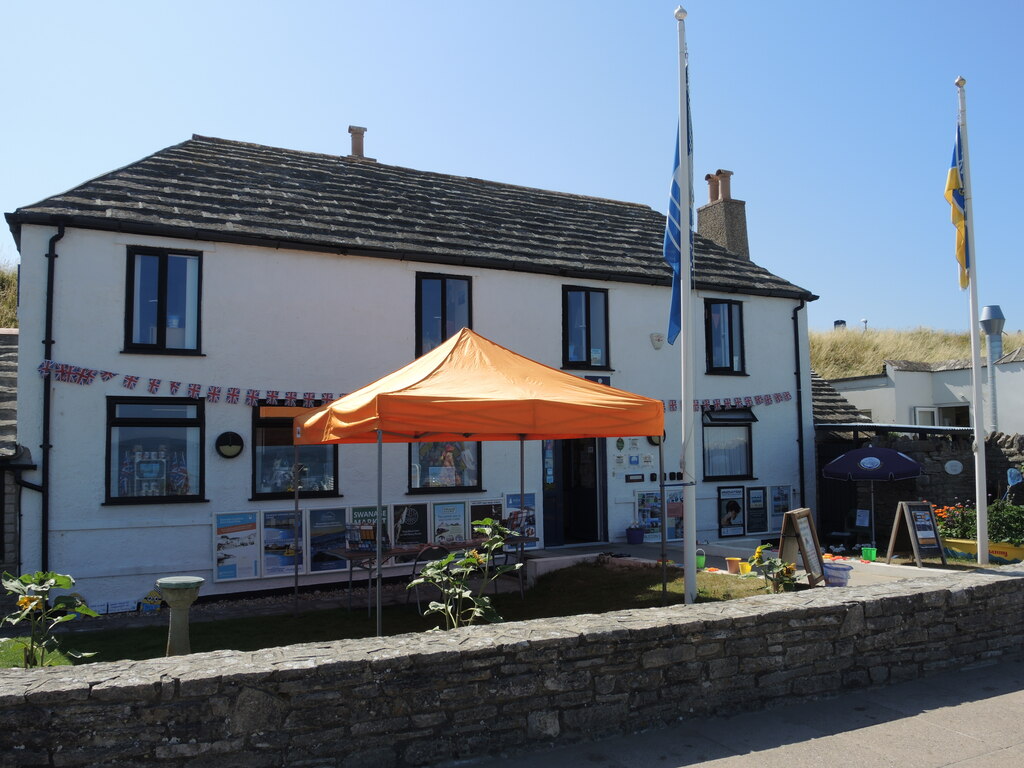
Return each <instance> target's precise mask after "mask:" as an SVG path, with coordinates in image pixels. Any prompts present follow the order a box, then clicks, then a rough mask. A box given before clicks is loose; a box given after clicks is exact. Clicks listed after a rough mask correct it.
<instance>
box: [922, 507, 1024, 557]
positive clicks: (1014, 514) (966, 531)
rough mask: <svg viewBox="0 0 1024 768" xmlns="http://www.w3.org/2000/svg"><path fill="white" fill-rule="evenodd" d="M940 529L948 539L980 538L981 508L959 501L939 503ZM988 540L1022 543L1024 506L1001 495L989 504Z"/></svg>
mask: <svg viewBox="0 0 1024 768" xmlns="http://www.w3.org/2000/svg"><path fill="white" fill-rule="evenodd" d="M935 519H936V522H938V524H939V533H940V534H941V535H942V536H943V537H945V538H947V539H976V538H978V512H977V510H976V509H975V508H974V507H969V506H966V505H964V504H955V505H953V506H948V507H937V508H936V510H935ZM988 540H989V541H1000V542H1006V543H1007V544H1012V545H1013V546H1015V547H1019V546H1021V545H1022V544H1024V507H1022V506H1018V505H1016V504H1011V503H1010V502H1008V501H1004V500H1002V499H999V500H997V501H993V502H992V503H991V504H989V505H988Z"/></svg>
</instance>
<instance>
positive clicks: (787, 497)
mask: <svg viewBox="0 0 1024 768" xmlns="http://www.w3.org/2000/svg"><path fill="white" fill-rule="evenodd" d="M792 498H793V497H792V488H790V486H788V485H773V486H772V495H771V505H772V507H771V512H770V514H769V515H768V522H769V524H770V525H771V531H772V533H776V532H778V531H781V530H782V518H783V517H785V515H786V513H787V512H789V510H791V509H792V508H793V501H792Z"/></svg>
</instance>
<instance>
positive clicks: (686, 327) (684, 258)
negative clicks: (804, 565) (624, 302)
mask: <svg viewBox="0 0 1024 768" xmlns="http://www.w3.org/2000/svg"><path fill="white" fill-rule="evenodd" d="M675 17H676V20H677V21H678V22H679V168H678V169H677V171H676V174H677V176H676V183H677V184H678V186H679V196H680V198H681V199H680V203H681V205H680V209H682V207H683V206H684V205H685V207H686V213H685V215H684V213H683V211H682V210H680V211H679V230H680V231H679V246H680V248H679V250H680V256H679V262H680V263H679V322H680V326H681V331H680V333H681V335H682V337H683V343H682V344H680V345H679V348H680V354H681V371H680V372H681V374H682V401H681V403H680V410H681V411H682V430H683V432H682V437H683V461H682V467H681V468H682V470H683V472H682V477H683V482H684V483H686V484H685V485H684V486H683V578H684V582H685V589H686V592H685V600H686V602H687V603H695V602H697V486H696V482H697V475H696V469H697V468H696V466H695V463H694V455H695V454H694V441H693V392H694V387H693V365H692V361H693V330H694V327H695V326H694V324H693V308H692V305H693V301H692V296H691V285H692V283H693V279H692V275H691V264H692V261H693V236H692V232H693V164H692V163H693V158H692V156H691V154H690V153H691V150H690V146H691V143H692V141H691V137H690V131H691V125H690V93H689V92H690V75H689V61H688V58H687V54H686V23H685V21H684V20H685V19H686V11H685V10H684V9H683V7H682V6H679V7H678V8H676V12H675ZM684 223H685V224H686V232H685V234H684V233H683V224H684Z"/></svg>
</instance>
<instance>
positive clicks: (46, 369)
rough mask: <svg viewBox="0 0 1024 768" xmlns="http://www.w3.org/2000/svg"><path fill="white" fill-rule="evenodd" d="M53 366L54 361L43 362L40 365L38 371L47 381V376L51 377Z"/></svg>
mask: <svg viewBox="0 0 1024 768" xmlns="http://www.w3.org/2000/svg"><path fill="white" fill-rule="evenodd" d="M52 366H53V361H52V360H43V362H41V363H40V364H39V367H37V368H36V370H37V371H39V375H40V376H42V377H43V378H44V379H45V378H46V377H47V376H49V375H50V368H51V367H52Z"/></svg>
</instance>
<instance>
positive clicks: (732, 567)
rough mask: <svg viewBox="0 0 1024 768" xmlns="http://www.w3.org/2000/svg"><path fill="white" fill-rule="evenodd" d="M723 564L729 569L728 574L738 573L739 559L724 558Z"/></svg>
mask: <svg viewBox="0 0 1024 768" xmlns="http://www.w3.org/2000/svg"><path fill="white" fill-rule="evenodd" d="M725 564H726V566H728V568H729V573H739V572H740V558H738V557H727V558H725Z"/></svg>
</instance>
